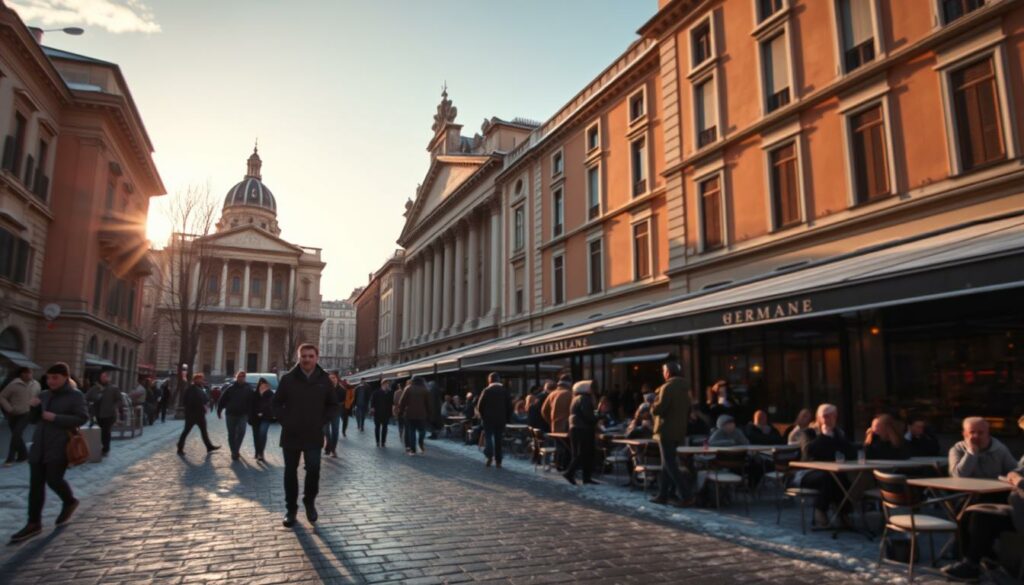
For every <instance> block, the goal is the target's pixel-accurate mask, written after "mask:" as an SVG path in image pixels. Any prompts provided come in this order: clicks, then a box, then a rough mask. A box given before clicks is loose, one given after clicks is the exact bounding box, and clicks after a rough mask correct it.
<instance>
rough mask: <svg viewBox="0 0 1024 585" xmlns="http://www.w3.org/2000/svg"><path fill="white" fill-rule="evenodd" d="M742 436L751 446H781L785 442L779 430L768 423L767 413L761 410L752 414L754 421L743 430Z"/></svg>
mask: <svg viewBox="0 0 1024 585" xmlns="http://www.w3.org/2000/svg"><path fill="white" fill-rule="evenodd" d="M743 434H745V435H746V436H747V439H749V440H750V444H751V445H782V444H783V443H785V442H786V441H785V439H783V438H782V434H781V433H779V430H778V429H776V428H775V427H774V426H772V425H771V424H769V423H768V413H767V412H765V411H763V410H758V411H756V412H755V413H754V420H752V421H750V422H749V423H747V426H746V427H744V428H743Z"/></svg>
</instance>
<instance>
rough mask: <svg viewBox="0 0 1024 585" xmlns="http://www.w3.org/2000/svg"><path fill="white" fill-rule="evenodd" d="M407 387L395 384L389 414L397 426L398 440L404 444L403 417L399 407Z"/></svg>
mask: <svg viewBox="0 0 1024 585" xmlns="http://www.w3.org/2000/svg"><path fill="white" fill-rule="evenodd" d="M406 388H407V386H403V385H402V384H400V383H398V382H395V385H394V390H393V391H392V396H391V403H392V404H393V406H392V407H391V414H392V415H394V417H395V423H396V424H397V425H398V440H399V441H401V443H402V444H403V445H404V444H405V416H404V415H402V411H401V408H399V405H400V404H401V403H402V396H405V389H406Z"/></svg>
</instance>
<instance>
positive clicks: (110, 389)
mask: <svg viewBox="0 0 1024 585" xmlns="http://www.w3.org/2000/svg"><path fill="white" fill-rule="evenodd" d="M85 398H86V400H87V401H88V402H89V404H91V405H92V407H93V412H94V413H95V415H96V422H97V423H98V424H99V425H100V440H101V442H102V443H103V456H104V457H106V456H107V454H108V453H110V430H111V429H112V428H113V426H114V421H116V420H117V409H118V407H119V406H120V405H121V391H120V390H119V389H118V388H117V387H116V386H114V385H113V384H111V383H110V370H102V371H100V374H99V376H97V378H96V383H95V384H93V386H92V388H90V389H89V393H88V394H86V395H85Z"/></svg>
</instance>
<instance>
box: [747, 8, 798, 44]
mask: <svg viewBox="0 0 1024 585" xmlns="http://www.w3.org/2000/svg"><path fill="white" fill-rule="evenodd" d="M789 12H790V6H789V2H786V6H783V7H782V9H781V10H779V11H778V12H776V13H775V14H772V15H771V16H769V17H768V18H766V19H764V20H762V21H761V22H759V23H758V24H757V26H755V27H754V30H752V31H750V36H752V37H754V38H755V39H757V40H759V41H760V40H762V39H763V38H764V37H766V36H768V35H770V34H771V33H773V32H775V27H776V26H778V25H779V23H782V22H785V20H786V18H787V17H788V16H789Z"/></svg>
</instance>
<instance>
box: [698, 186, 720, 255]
mask: <svg viewBox="0 0 1024 585" xmlns="http://www.w3.org/2000/svg"><path fill="white" fill-rule="evenodd" d="M700 211H701V214H700V217H701V226H702V227H703V229H704V250H714V249H716V248H721V247H722V246H723V245H724V244H725V241H724V238H723V237H722V187H721V179H720V178H719V177H712V178H710V179H707V180H706V181H703V182H701V184H700Z"/></svg>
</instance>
